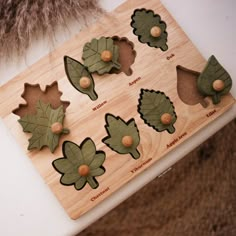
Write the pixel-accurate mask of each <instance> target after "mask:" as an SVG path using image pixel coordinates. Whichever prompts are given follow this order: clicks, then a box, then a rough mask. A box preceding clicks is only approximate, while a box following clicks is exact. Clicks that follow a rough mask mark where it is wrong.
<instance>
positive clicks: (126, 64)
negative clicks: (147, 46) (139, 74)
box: [111, 36, 136, 76]
mask: <svg viewBox="0 0 236 236" xmlns="http://www.w3.org/2000/svg"><path fill="white" fill-rule="evenodd" d="M112 39H113V41H114V44H115V45H117V46H118V47H119V58H118V62H119V63H120V64H121V68H120V69H119V70H118V69H114V68H113V69H112V71H111V73H116V74H119V73H121V72H124V73H125V74H126V75H127V76H130V75H132V73H133V71H132V69H131V67H130V66H131V65H132V64H133V63H134V61H135V57H136V51H135V50H134V44H133V43H132V42H131V41H129V40H128V39H127V38H126V37H122V38H120V37H118V36H113V37H112Z"/></svg>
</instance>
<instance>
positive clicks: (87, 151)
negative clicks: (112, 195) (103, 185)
mask: <svg viewBox="0 0 236 236" xmlns="http://www.w3.org/2000/svg"><path fill="white" fill-rule="evenodd" d="M62 152H63V156H64V157H62V158H58V159H56V160H54V161H53V163H52V165H53V167H54V168H55V170H56V171H57V172H59V173H60V174H61V175H62V176H61V178H60V182H61V184H63V185H66V186H69V185H74V187H75V189H76V190H81V189H82V188H83V187H84V186H85V185H86V183H88V184H89V185H90V186H91V188H93V189H95V188H97V187H98V186H99V183H98V181H97V180H96V178H95V177H96V176H100V175H103V174H104V173H105V168H104V167H103V166H102V165H103V163H104V161H105V159H106V154H105V152H103V151H96V146H95V144H94V142H93V140H92V139H90V138H86V139H85V140H84V141H83V142H82V143H81V144H80V146H79V145H77V144H76V143H73V142H70V141H65V142H64V143H63V146H62Z"/></svg>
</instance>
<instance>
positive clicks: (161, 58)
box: [0, 0, 234, 219]
mask: <svg viewBox="0 0 236 236" xmlns="http://www.w3.org/2000/svg"><path fill="white" fill-rule="evenodd" d="M137 8H146V9H152V10H153V11H154V12H155V13H157V14H159V15H161V17H162V19H163V20H164V21H165V22H166V23H167V32H168V42H167V44H168V46H169V50H168V51H166V52H162V51H161V50H159V49H156V48H151V47H148V46H147V45H146V44H141V43H140V42H139V41H138V38H137V37H136V36H135V35H134V34H133V32H132V31H133V29H132V28H131V26H130V22H131V15H132V14H133V11H134V10H135V9H137ZM114 35H118V36H120V37H123V36H125V37H127V38H128V39H129V40H130V41H132V42H133V43H134V45H135V50H136V52H137V56H136V59H135V63H134V64H133V65H132V69H133V74H132V76H129V77H128V76H126V75H125V74H124V73H121V74H118V75H117V74H111V75H110V74H108V75H104V76H102V77H100V76H97V75H95V76H94V80H95V89H96V92H97V94H98V99H97V100H96V101H91V100H90V99H89V97H88V96H85V95H83V94H81V93H79V92H78V91H76V90H75V89H74V88H73V87H72V86H71V84H70V83H69V81H68V79H67V77H66V74H65V71H64V65H63V57H64V56H65V55H67V56H70V57H73V58H75V59H77V60H80V61H81V56H82V49H83V45H84V44H85V43H86V42H89V41H90V40H91V39H92V38H99V37H101V36H114ZM171 55H174V56H172V57H171ZM209 56H210V55H209ZM205 64H206V61H205V60H204V59H203V57H202V56H201V55H200V53H199V52H198V50H197V49H196V48H195V47H194V45H193V44H192V43H191V41H190V40H189V39H188V38H187V36H186V35H185V33H184V32H183V31H182V29H181V28H180V27H179V26H178V25H177V23H176V22H175V20H174V19H173V18H172V17H171V15H170V14H169V13H168V12H167V10H166V9H165V8H164V7H163V6H162V4H161V3H160V2H159V1H158V0H149V1H145V0H137V1H132V0H130V1H127V2H125V3H124V4H122V5H121V6H119V7H118V8H117V9H116V10H115V11H113V12H112V13H110V14H108V15H106V16H104V17H103V18H102V19H100V20H99V21H98V22H97V23H96V24H94V25H93V26H91V27H89V28H86V29H84V30H83V31H82V32H81V33H80V34H78V35H77V36H75V37H74V38H72V39H71V40H69V41H68V42H66V43H64V44H63V45H61V46H60V47H58V48H57V49H56V50H55V51H53V52H52V53H50V54H49V55H48V56H46V57H44V58H42V59H41V60H39V61H38V62H37V63H35V64H34V65H32V66H31V67H29V68H28V69H27V70H26V71H24V72H23V73H21V74H20V75H18V76H16V77H15V78H14V79H12V80H11V81H9V82H8V83H7V84H5V85H3V86H2V87H1V88H0V105H1V110H0V115H1V117H2V119H3V121H4V123H5V124H6V125H7V126H8V128H9V129H10V130H11V131H12V133H13V134H14V136H15V137H16V139H17V140H18V142H19V144H20V145H21V146H22V148H23V149H24V150H25V152H26V154H27V155H28V156H29V158H30V159H31V161H32V162H33V164H34V166H35V167H36V168H37V170H38V171H39V173H40V174H41V176H42V177H43V178H44V181H45V183H46V184H48V186H49V187H50V188H51V190H52V191H53V193H54V194H55V195H56V197H57V198H58V200H59V201H60V203H61V204H62V206H63V207H64V209H65V210H66V212H67V213H68V215H69V216H70V217H71V218H72V219H77V218H78V217H79V216H81V215H82V214H84V213H86V212H87V211H88V210H90V209H91V208H93V207H94V206H96V205H97V204H99V203H100V202H101V201H102V200H104V199H105V198H107V197H108V196H110V195H111V194H112V193H113V192H114V191H116V190H117V189H119V188H120V187H121V186H123V185H124V184H125V183H127V182H129V181H130V180H131V179H133V178H134V177H135V176H136V175H138V174H139V173H141V172H142V171H144V170H145V169H147V168H148V167H149V166H150V165H152V164H153V163H154V162H156V161H158V160H159V159H160V158H162V157H164V155H165V154H167V153H168V152H169V151H170V150H172V149H174V148H175V147H176V146H178V145H179V144H181V143H182V142H183V141H184V140H186V139H188V138H190V137H191V135H193V134H194V133H196V132H197V131H198V130H199V129H201V128H203V127H205V126H206V125H207V124H208V123H210V122H212V121H213V120H214V119H215V118H217V117H218V116H220V115H221V114H223V113H224V112H225V111H226V110H228V109H229V108H230V107H231V106H232V104H233V103H234V98H233V97H232V96H231V95H230V94H229V95H227V96H224V97H223V98H222V101H221V103H220V104H218V105H212V104H211V103H210V105H209V106H208V107H207V108H205V109H204V108H202V106H201V105H200V104H197V105H194V106H189V105H186V104H184V103H183V102H182V101H181V100H180V98H179V97H178V94H177V89H176V87H177V74H176V66H177V65H181V66H184V67H186V68H189V69H192V70H195V71H202V69H203V67H204V66H205ZM54 81H58V84H59V90H60V91H62V92H63V96H62V100H65V101H70V102H71V104H70V106H69V107H68V108H67V111H66V118H65V127H68V128H69V129H70V130H71V133H70V134H69V135H66V136H62V138H61V140H60V146H59V148H57V150H56V151H55V152H54V153H53V154H52V153H51V152H50V151H49V149H47V148H44V149H43V150H41V151H37V150H33V151H28V150H27V146H28V138H29V137H30V135H29V134H26V133H23V132H22V128H21V126H20V125H19V123H18V122H17V120H18V119H19V117H17V116H16V115H14V114H13V113H12V110H14V109H15V108H16V107H18V105H19V104H20V103H25V101H24V100H23V99H22V98H21V94H22V93H23V90H24V84H25V83H30V84H37V83H39V84H40V85H41V88H42V89H44V88H45V86H46V85H50V84H51V83H52V82H54ZM141 88H144V89H153V90H161V91H163V92H165V94H166V95H167V96H169V97H170V99H171V100H172V101H173V103H174V106H175V111H176V113H177V117H178V118H177V122H176V123H175V128H176V132H175V133H174V134H169V133H167V132H166V131H165V132H162V133H159V132H156V131H155V130H154V129H152V128H151V127H149V126H147V125H146V124H144V122H143V120H142V119H141V118H140V115H139V113H138V112H137V104H138V98H139V94H140V89H141ZM106 113H111V114H113V115H115V116H120V117H121V118H122V119H124V120H125V121H128V120H129V119H131V118H134V119H135V121H136V124H137V126H138V129H139V133H140V139H141V141H140V145H139V146H138V150H139V152H140V154H141V157H140V158H139V159H138V160H134V159H133V158H131V156H130V155H128V154H127V155H120V154H118V153H116V152H114V151H112V150H111V149H109V148H108V147H107V146H106V145H105V144H104V143H102V141H101V140H102V138H104V137H105V136H107V133H106V130H105V128H104V125H105V114H106ZM86 137H90V138H92V139H93V141H94V142H95V144H96V146H97V150H103V151H104V152H105V153H106V156H107V158H106V160H105V162H104V164H103V166H104V167H105V169H106V172H105V174H104V175H102V176H100V177H97V180H98V182H99V187H98V188H97V189H95V190H93V189H91V188H90V186H88V185H86V186H85V188H83V189H82V190H81V191H76V190H75V189H74V187H73V186H63V185H61V184H60V181H59V179H60V174H59V173H57V172H56V171H55V170H54V168H53V167H52V161H53V160H55V159H56V158H59V157H62V150H61V146H62V143H63V141H65V140H70V141H73V142H75V143H77V144H80V143H81V142H82V141H83V140H84V139H85V138H86Z"/></svg>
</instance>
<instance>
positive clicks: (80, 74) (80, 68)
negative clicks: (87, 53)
mask: <svg viewBox="0 0 236 236" xmlns="http://www.w3.org/2000/svg"><path fill="white" fill-rule="evenodd" d="M64 65H65V71H66V75H67V77H68V80H69V81H70V83H71V84H72V85H73V87H74V88H75V89H76V90H78V91H79V92H81V93H84V94H87V95H88V96H89V97H90V99H91V100H93V101H94V100H96V99H97V98H98V96H97V94H96V92H95V90H94V87H95V85H94V80H93V77H92V75H91V74H90V73H89V72H88V70H87V69H86V67H85V66H84V65H83V64H81V63H80V62H79V61H76V60H75V59H73V58H71V57H68V56H65V57H64ZM84 77H86V78H88V79H89V80H90V85H89V86H88V87H87V88H83V87H81V84H80V79H81V78H84Z"/></svg>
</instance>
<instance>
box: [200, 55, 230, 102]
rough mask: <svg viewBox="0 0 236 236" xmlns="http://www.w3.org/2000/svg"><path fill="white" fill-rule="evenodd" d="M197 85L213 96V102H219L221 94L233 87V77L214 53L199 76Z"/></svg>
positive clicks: (207, 94) (206, 93) (204, 92)
mask: <svg viewBox="0 0 236 236" xmlns="http://www.w3.org/2000/svg"><path fill="white" fill-rule="evenodd" d="M197 86H198V89H199V91H200V92H201V93H202V94H203V95H206V96H211V97H212V101H213V103H214V104H218V103H219V102H220V100H221V96H223V95H225V94H227V93H229V91H230V89H231V88H232V79H231V77H230V75H229V73H228V72H227V71H226V70H225V69H224V68H223V67H222V65H221V64H220V63H219V62H218V61H217V59H216V58H215V56H213V55H212V56H211V57H210V58H209V60H208V63H207V65H206V67H205V68H204V70H203V71H202V73H201V74H200V76H199V77H198V80H197Z"/></svg>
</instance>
